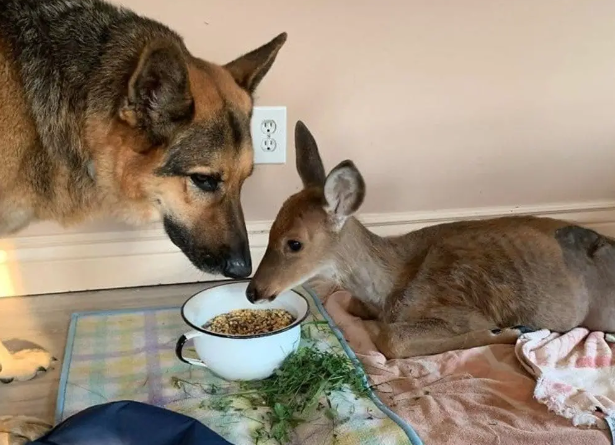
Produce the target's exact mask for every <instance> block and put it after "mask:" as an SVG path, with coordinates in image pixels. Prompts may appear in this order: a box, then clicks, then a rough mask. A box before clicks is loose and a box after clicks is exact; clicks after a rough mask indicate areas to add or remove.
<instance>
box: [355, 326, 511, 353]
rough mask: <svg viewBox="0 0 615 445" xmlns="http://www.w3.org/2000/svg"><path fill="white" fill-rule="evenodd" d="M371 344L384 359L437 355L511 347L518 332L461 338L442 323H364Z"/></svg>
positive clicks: (475, 333) (485, 332) (477, 333)
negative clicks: (505, 345)
mask: <svg viewBox="0 0 615 445" xmlns="http://www.w3.org/2000/svg"><path fill="white" fill-rule="evenodd" d="M365 323H366V327H367V329H368V331H369V332H370V335H371V336H372V340H373V341H374V343H375V345H376V347H377V348H378V350H379V351H380V352H381V353H382V354H383V355H384V356H385V357H386V358H387V359H389V360H390V359H401V358H409V357H417V356H424V355H433V354H441V353H443V352H447V351H453V350H458V349H470V348H475V347H478V346H486V345H492V344H515V343H516V341H517V339H518V338H519V336H520V335H521V334H522V333H523V329H521V328H517V327H515V328H505V329H501V330H500V329H496V330H493V331H491V330H488V329H485V330H480V331H473V332H468V333H463V334H458V333H455V332H452V331H451V329H450V328H449V327H448V326H447V324H446V323H444V322H439V321H433V320H425V321H417V322H413V323H391V324H385V323H381V322H371V321H368V322H365Z"/></svg>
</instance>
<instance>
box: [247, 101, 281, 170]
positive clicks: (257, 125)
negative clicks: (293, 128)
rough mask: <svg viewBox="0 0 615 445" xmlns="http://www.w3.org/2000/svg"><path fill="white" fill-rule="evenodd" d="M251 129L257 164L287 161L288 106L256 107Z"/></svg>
mask: <svg viewBox="0 0 615 445" xmlns="http://www.w3.org/2000/svg"><path fill="white" fill-rule="evenodd" d="M272 128H273V131H271V129H272ZM250 131H251V133H252V143H253V145H254V163H255V164H285V163H286V134H287V132H286V107H281V106H280V107H254V110H253V111H252V121H251V122H250ZM272 147H274V148H273V149H272Z"/></svg>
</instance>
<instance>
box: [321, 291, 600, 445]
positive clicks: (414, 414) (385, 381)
mask: <svg viewBox="0 0 615 445" xmlns="http://www.w3.org/2000/svg"><path fill="white" fill-rule="evenodd" d="M321 295H326V294H322V293H321ZM349 300H350V294H348V293H347V292H343V291H339V292H335V293H333V294H332V295H330V296H329V297H328V298H326V299H325V307H326V309H327V311H328V312H329V314H330V315H331V317H332V318H333V319H334V320H335V322H336V323H337V324H338V326H339V327H340V329H341V330H342V332H343V333H344V335H345V337H346V339H347V340H348V342H349V344H350V346H351V347H352V348H353V350H354V351H355V352H356V354H357V356H358V358H359V359H360V360H361V361H362V363H363V365H364V367H365V369H366V371H367V373H368V374H369V375H370V377H371V379H372V381H373V382H374V383H375V385H376V390H377V392H378V395H379V396H380V398H381V399H382V401H383V402H384V403H385V404H387V405H388V406H389V407H390V408H391V409H392V410H394V411H395V412H396V413H397V414H398V415H400V416H401V417H402V418H403V419H405V420H406V421H407V422H409V423H410V424H411V425H412V427H413V428H414V429H415V431H416V432H417V433H418V435H419V436H420V437H421V439H422V440H423V442H424V443H425V445H432V444H434V445H435V444H438V445H440V444H451V445H465V444H468V445H483V444H484V445H486V444H490V445H496V444H497V445H524V444H528V445H530V444H532V445H533V444H541V445H542V444H553V445H566V444H570V445H572V444H574V445H608V444H610V443H611V442H610V437H609V434H608V432H607V431H606V430H600V429H596V428H591V429H589V428H582V427H575V426H573V425H572V424H571V422H570V420H567V419H565V418H563V417H561V416H557V415H555V414H553V413H551V412H549V411H548V409H547V407H546V406H545V405H543V404H541V403H539V402H537V401H536V400H534V398H533V397H532V395H533V392H534V388H535V387H536V381H535V379H534V378H533V377H532V376H531V375H530V374H528V372H527V371H526V370H525V369H524V368H523V366H522V365H521V364H520V363H519V360H517V358H516V356H515V348H514V346H512V345H492V346H485V347H480V348H473V349H469V350H463V351H453V352H447V353H444V354H439V355H435V356H428V357H418V358H413V359H406V360H391V361H387V360H386V359H385V358H384V356H383V355H382V354H380V353H379V352H378V351H377V350H376V347H375V346H374V344H373V343H372V341H371V340H370V338H369V336H368V334H367V332H366V330H365V329H364V327H363V322H362V321H361V320H360V319H358V318H356V317H353V316H352V315H350V314H349V313H348V312H347V311H346V307H347V304H348V302H349Z"/></svg>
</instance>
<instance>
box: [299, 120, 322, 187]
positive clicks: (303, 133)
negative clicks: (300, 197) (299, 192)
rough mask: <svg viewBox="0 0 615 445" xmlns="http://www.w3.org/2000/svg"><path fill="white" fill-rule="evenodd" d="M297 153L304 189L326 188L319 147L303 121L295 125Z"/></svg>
mask: <svg viewBox="0 0 615 445" xmlns="http://www.w3.org/2000/svg"><path fill="white" fill-rule="evenodd" d="M295 153H296V164H297V172H298V173H299V177H300V178H301V181H302V182H303V187H304V188H308V187H322V186H324V184H325V178H326V176H325V167H324V166H323V164H322V159H320V154H319V153H318V145H316V140H315V139H314V136H312V133H310V130H308V127H306V126H305V124H304V123H303V122H301V121H297V123H296V124H295Z"/></svg>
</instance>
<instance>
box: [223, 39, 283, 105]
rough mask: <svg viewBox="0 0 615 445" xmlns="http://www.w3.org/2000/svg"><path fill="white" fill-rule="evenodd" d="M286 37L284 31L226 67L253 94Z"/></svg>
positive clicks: (240, 84)
mask: <svg viewBox="0 0 615 445" xmlns="http://www.w3.org/2000/svg"><path fill="white" fill-rule="evenodd" d="M286 37H287V35H286V33H285V32H283V33H282V34H280V35H279V36H277V37H276V38H275V39H273V40H271V41H270V42H269V43H266V44H265V45H263V46H261V47H260V48H257V49H255V50H254V51H251V52H249V53H247V54H244V55H243V56H241V57H238V58H237V59H235V60H233V61H232V62H229V63H227V64H226V65H224V68H226V69H227V70H228V71H229V72H230V73H231V75H232V76H233V78H234V79H235V82H237V85H239V86H240V87H241V88H243V89H244V90H246V91H247V92H248V93H250V94H253V93H254V91H255V90H256V87H257V86H258V84H259V83H260V82H261V80H263V77H265V74H267V72H268V71H269V68H271V65H273V62H274V61H275V58H276V56H277V55H278V51H280V48H282V45H284V42H286Z"/></svg>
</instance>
